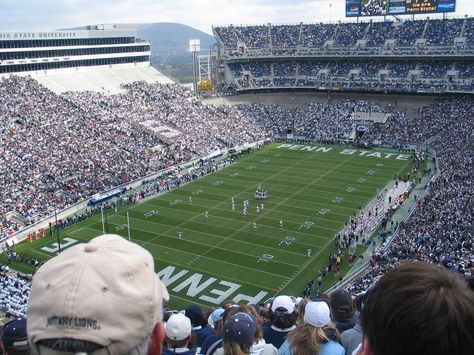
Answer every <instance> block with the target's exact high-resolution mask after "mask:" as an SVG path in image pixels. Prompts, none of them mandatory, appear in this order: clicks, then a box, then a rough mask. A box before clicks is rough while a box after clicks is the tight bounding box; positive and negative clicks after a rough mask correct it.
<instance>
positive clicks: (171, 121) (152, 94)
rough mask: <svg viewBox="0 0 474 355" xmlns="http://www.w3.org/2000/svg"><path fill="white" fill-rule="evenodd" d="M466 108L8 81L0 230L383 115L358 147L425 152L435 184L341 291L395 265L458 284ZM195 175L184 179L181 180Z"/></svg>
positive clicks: (14, 282) (467, 217)
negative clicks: (216, 96)
mask: <svg viewBox="0 0 474 355" xmlns="http://www.w3.org/2000/svg"><path fill="white" fill-rule="evenodd" d="M281 70H282V71H286V70H291V68H290V69H288V68H281ZM473 109H474V99H473V98H472V97H464V98H454V99H444V100H437V101H436V102H435V103H433V104H432V105H429V106H424V107H422V108H421V109H420V113H419V116H418V117H409V116H407V115H406V114H404V113H402V112H397V111H396V110H395V109H394V107H391V106H387V107H386V106H381V105H378V104H375V103H373V102H371V101H368V100H344V101H342V102H336V103H331V102H327V103H324V104H323V103H312V104H310V105H308V106H307V107H305V108H288V107H283V106H279V105H263V104H247V105H237V106H235V107H227V106H222V107H212V106H207V105H203V104H202V103H200V102H199V101H197V100H196V99H194V98H193V97H192V96H191V95H190V94H189V93H188V92H186V91H184V90H183V89H181V88H180V87H178V86H176V85H171V86H163V85H158V84H156V85H150V84H145V83H134V84H131V85H129V86H127V92H126V93H124V94H121V95H116V96H107V97H105V96H103V95H101V94H96V93H68V94H65V95H62V96H58V95H55V94H53V93H52V92H50V91H48V90H47V89H45V88H44V87H42V86H40V85H39V84H38V83H37V82H35V81H34V80H32V79H30V78H19V77H11V78H9V79H6V80H4V81H2V82H1V83H0V119H1V121H2V124H3V128H2V149H3V153H4V154H3V157H4V169H3V170H2V172H1V173H0V177H1V181H2V189H1V193H0V198H1V200H2V211H1V213H2V219H3V222H2V224H3V226H5V227H7V226H10V225H12V224H13V222H12V221H10V220H9V219H8V218H7V217H6V215H7V212H11V211H13V212H16V213H17V214H18V215H20V216H22V217H23V218H24V219H25V224H28V223H32V222H34V221H35V220H36V219H37V218H39V217H41V216H46V215H50V214H51V213H53V212H54V209H55V208H60V207H64V206H68V205H70V204H72V203H75V202H77V201H78V200H80V199H82V198H86V197H89V196H91V195H93V194H94V193H97V192H101V191H104V190H106V189H108V188H110V187H115V186H118V185H120V184H122V183H124V182H127V181H131V180H134V179H137V178H143V177H144V176H146V175H147V174H149V173H151V172H155V171H157V170H159V169H162V168H163V167H166V166H172V165H175V164H177V163H179V162H182V161H187V160H190V159H193V158H198V157H202V156H205V155H207V154H210V153H212V152H213V151H214V150H216V149H220V148H231V147H234V146H236V145H240V144H243V143H246V142H253V141H256V140H259V139H263V138H265V137H270V136H272V135H280V134H284V133H286V132H287V130H288V128H291V129H292V130H294V134H295V135H296V136H305V137H307V138H313V139H316V140H319V141H336V140H339V139H346V138H348V136H349V134H350V132H351V130H352V114H353V113H355V112H364V113H367V114H372V113H376V114H384V115H386V122H378V123H377V122H373V121H364V122H363V123H364V125H366V126H367V129H368V131H367V133H366V134H365V135H364V136H363V138H362V141H363V143H366V144H368V145H370V144H372V143H374V142H378V143H380V144H382V145H390V146H397V147H401V146H404V145H407V144H419V145H427V144H428V145H430V146H432V147H433V148H434V149H435V150H436V152H437V158H436V159H437V163H438V166H439V168H440V175H439V176H438V177H437V179H435V180H432V181H430V183H429V192H428V194H427V195H426V197H424V198H422V199H421V198H420V199H419V200H418V206H417V208H416V209H415V210H414V212H413V214H412V215H411V216H410V217H409V218H408V219H407V220H406V221H405V222H404V223H403V226H401V227H400V233H399V234H398V235H397V236H396V237H395V239H394V241H393V243H391V244H390V245H389V246H384V247H383V248H382V250H381V251H380V252H379V253H378V254H376V255H374V259H373V260H374V262H373V263H372V266H373V268H372V269H371V270H370V271H369V272H368V273H367V274H366V275H363V276H362V277H360V278H359V279H357V280H356V281H355V282H354V283H352V284H351V285H350V286H349V287H348V290H349V291H350V293H353V294H357V295H358V294H363V293H364V292H365V291H366V290H367V289H368V288H370V287H372V286H373V284H374V283H375V282H376V281H377V280H379V279H381V278H382V277H383V276H382V275H384V274H385V273H386V272H387V271H388V270H391V269H393V268H394V267H395V266H399V265H400V264H401V262H402V261H404V260H418V261H423V262H427V263H435V264H440V265H443V267H444V268H445V269H448V270H449V271H451V272H452V273H454V274H460V275H464V276H466V277H468V276H472V275H473V274H474V259H473V252H472V248H473V244H472V243H473V238H474V236H473V215H474V211H473V204H472V201H473V198H474V195H473V194H474V192H473V191H474V189H473V180H472V166H473V163H474V156H473V152H474V143H473V142H474V137H473V134H474V132H473V130H472V127H473V126H474V112H473ZM158 146H159V148H157V147H158ZM217 168H218V167H217V166H213V165H212V164H211V165H205V166H203V167H202V168H200V169H201V170H196V171H195V172H194V174H197V175H196V176H199V174H204V173H208V172H212V170H213V169H217ZM209 169H210V170H209ZM196 176H193V175H192V173H190V174H188V175H186V174H185V175H184V176H183V180H182V181H183V182H185V181H186V179H193V178H195V177H196ZM172 187H174V186H169V187H168V188H172ZM163 188H165V187H163V186H162V185H161V183H159V182H157V181H154V182H152V184H150V185H148V186H147V187H145V188H144V191H143V192H141V193H140V194H141V196H142V197H145V196H147V194H152V193H154V192H156V191H159V190H160V189H163ZM147 189H148V190H147ZM374 207H375V206H374ZM364 216H365V215H364ZM364 218H365V217H364ZM354 230H356V229H354ZM4 271H5V270H4ZM0 282H1V285H2V287H1V288H0V290H1V291H2V303H1V304H0V306H1V308H2V310H3V311H4V312H8V313H9V314H10V315H13V316H18V315H24V314H25V312H26V311H27V310H26V300H27V295H28V293H29V284H28V282H27V281H25V280H23V279H22V278H20V277H15V276H12V275H9V274H7V273H5V272H4V273H2V278H1V280H0ZM328 302H329V303H330V302H331V301H328ZM271 307H272V306H270V309H272V308H271ZM288 307H290V306H288ZM264 308H265V307H264ZM277 308H278V307H276V308H275V310H274V311H278V309H277ZM265 309H266V311H268V308H265ZM265 309H264V310H265ZM241 310H243V311H245V310H244V309H241ZM264 310H262V309H258V311H264ZM272 310H273V309H272ZM288 311H289V310H288V308H287V309H286V312H287V313H292V312H288ZM283 312H284V311H283ZM318 314H319V313H318ZM353 315H354V313H353V312H352V311H351V312H350V317H349V318H350V319H351V322H350V323H351V324H352V326H354V325H355V324H356V323H355V322H356V317H354V316H353ZM254 317H255V315H254ZM266 317H267V318H266V319H267V321H268V324H269V326H268V327H267V328H269V329H274V327H276V328H279V329H287V328H291V329H297V328H298V323H297V321H296V318H295V319H293V318H292V319H291V322H290V320H289V319H287V320H285V321H283V320H282V319H280V317H279V316H276V317H275V314H273V315H272V313H268V314H267V315H266ZM216 319H217V320H219V318H218V317H217V318H216ZM318 319H319V318H318ZM344 319H345V318H344ZM325 320H326V321H327V322H322V321H321V322H320V321H315V320H314V319H313V323H314V324H312V325H313V326H315V324H316V325H322V326H326V325H327V324H329V321H328V320H327V317H326V318H325ZM332 320H333V321H334V320H336V328H337V329H339V328H338V327H337V319H332ZM346 320H347V319H346ZM287 321H289V322H290V323H286V322H287ZM274 322H276V323H274ZM341 322H342V323H344V321H341ZM302 324H304V317H303V323H302ZM272 325H273V328H272ZM194 326H196V325H193V327H194ZM293 327H294V328H293ZM342 329H343V328H341V329H339V331H341V332H342ZM347 329H350V328H347ZM262 331H263V334H264V336H263V338H264V339H265V340H267V342H268V343H272V344H273V345H274V346H275V347H276V348H280V351H283V350H281V346H283V342H284V341H282V340H284V339H282V338H281V336H280V337H279V343H273V342H272V341H271V340H270V339H274V338H275V334H273V335H271V333H272V331H271V330H267V331H265V329H263V330H262ZM299 331H300V330H299ZM301 331H303V330H301ZM328 331H329V332H331V331H330V330H328ZM266 332H267V334H266ZM280 333H281V332H280ZM277 334H279V333H277ZM334 334H337V333H335V332H333V333H332V335H331V336H329V335H327V336H326V338H327V341H326V342H328V341H334V343H335V344H334V346H335V347H336V348H337V346H336V344H337V343H338V340H339V338H338V337H337V336H336V335H334ZM279 335H281V334H279ZM265 336H267V338H265ZM259 339H261V338H259ZM292 339H295V338H293V337H289V338H288V342H287V344H286V345H285V347H284V348H283V349H286V350H285V352H282V353H285V354H286V353H288V351H290V350H288V349H292V348H291V345H290V344H292V343H291V341H295V340H292ZM217 340H219V339H217ZM217 340H216V341H217ZM254 340H255V339H254V338H252V341H254ZM224 342H225V339H224ZM288 343H290V344H288ZM203 344H204V342H203V343H201V344H200V345H203ZM211 345H212V344H211ZM270 351H276V350H275V349H273V348H270ZM331 354H332V353H331ZM341 354H342V353H341Z"/></svg>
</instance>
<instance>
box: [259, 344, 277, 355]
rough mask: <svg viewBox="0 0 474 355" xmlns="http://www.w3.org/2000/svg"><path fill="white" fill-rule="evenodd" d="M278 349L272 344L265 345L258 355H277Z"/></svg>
mask: <svg viewBox="0 0 474 355" xmlns="http://www.w3.org/2000/svg"><path fill="white" fill-rule="evenodd" d="M277 354H278V349H277V348H275V347H274V346H273V344H265V346H264V347H263V350H262V352H261V353H260V355H277Z"/></svg>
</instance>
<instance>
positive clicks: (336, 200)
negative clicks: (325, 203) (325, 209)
mask: <svg viewBox="0 0 474 355" xmlns="http://www.w3.org/2000/svg"><path fill="white" fill-rule="evenodd" d="M343 201H344V197H340V196H336V197H334V198H333V200H332V202H334V203H341V202H343Z"/></svg>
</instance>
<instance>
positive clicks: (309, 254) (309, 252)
mask: <svg viewBox="0 0 474 355" xmlns="http://www.w3.org/2000/svg"><path fill="white" fill-rule="evenodd" d="M312 252H313V251H312V250H311V249H308V257H310V256H311V253H312Z"/></svg>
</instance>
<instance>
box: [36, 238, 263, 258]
mask: <svg viewBox="0 0 474 355" xmlns="http://www.w3.org/2000/svg"><path fill="white" fill-rule="evenodd" d="M62 241H63V242H65V243H60V245H61V250H63V249H66V248H67V247H69V246H71V245H73V244H76V243H77V242H78V240H77V239H74V238H69V237H65V238H63V240H62ZM41 250H44V251H46V252H48V253H51V254H54V253H57V252H58V251H59V248H58V244H57V243H54V244H51V247H42V248H41ZM265 255H267V254H265Z"/></svg>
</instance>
